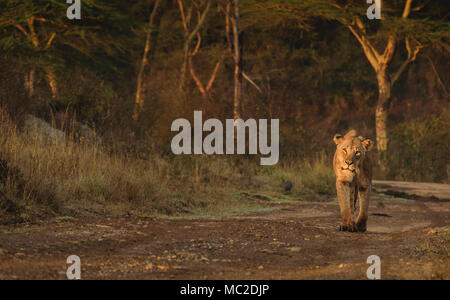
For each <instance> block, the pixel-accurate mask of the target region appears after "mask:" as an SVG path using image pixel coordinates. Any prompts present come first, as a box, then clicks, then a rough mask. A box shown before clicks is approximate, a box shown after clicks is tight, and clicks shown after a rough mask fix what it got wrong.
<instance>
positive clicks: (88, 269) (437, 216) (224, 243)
mask: <svg viewBox="0 0 450 300" xmlns="http://www.w3.org/2000/svg"><path fill="white" fill-rule="evenodd" d="M383 184H384V185H383ZM420 185H421V184H419V183H414V184H413V186H414V189H415V192H417V190H419V191H420V190H421V188H420ZM423 187H424V189H425V188H428V185H427V184H424V186H423ZM374 188H375V190H377V191H379V192H380V193H373V194H372V200H371V207H370V217H369V222H368V231H367V232H366V233H349V232H340V231H338V225H339V220H340V217H339V207H338V205H337V203H336V202H335V201H334V202H289V203H286V202H283V203H278V202H269V203H266V204H265V206H267V207H270V208H271V210H270V211H269V212H257V213H250V214H247V215H245V216H228V217H221V218H187V217H184V218H163V217H158V218H135V217H130V218H107V217H86V218H79V219H71V218H67V219H64V218H60V219H56V220H51V221H45V222H42V223H41V224H34V225H33V224H23V225H20V226H15V227H14V226H3V227H0V279H66V278H67V277H66V270H67V268H68V267H69V266H70V264H67V262H66V260H67V257H68V256H70V255H77V256H79V257H80V259H81V266H82V274H81V276H82V279H233V280H234V279H243V280H246V279H367V276H366V271H367V268H368V267H369V266H370V264H368V263H367V258H368V257H369V256H371V255H378V256H379V257H380V258H381V277H382V279H433V278H436V279H442V278H446V279H449V276H450V263H449V255H448V253H449V252H448V251H449V250H448V249H449V234H450V229H449V226H450V219H449V215H450V201H446V200H447V199H450V194H449V192H448V189H449V185H433V188H432V189H430V191H427V193H428V194H423V195H418V196H420V197H418V198H414V199H408V197H402V198H399V197H398V195H395V194H394V195H392V193H391V194H388V195H387V194H386V193H384V192H383V191H385V190H386V183H375V185H374ZM406 188H408V187H406ZM387 190H390V191H397V192H399V193H405V194H401V195H403V196H404V195H411V194H408V193H407V191H406V190H405V189H404V186H403V184H402V183H401V184H397V185H396V183H395V182H391V183H390V185H389V187H388V188H387ZM416 194H417V193H416ZM410 198H413V197H410ZM266 202H268V201H266Z"/></svg>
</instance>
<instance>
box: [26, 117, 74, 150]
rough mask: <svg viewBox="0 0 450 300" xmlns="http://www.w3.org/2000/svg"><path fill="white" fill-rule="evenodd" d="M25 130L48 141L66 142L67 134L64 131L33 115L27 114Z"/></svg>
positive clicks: (32, 135) (34, 136)
mask: <svg viewBox="0 0 450 300" xmlns="http://www.w3.org/2000/svg"><path fill="white" fill-rule="evenodd" d="M23 130H24V131H25V132H26V133H28V134H29V135H30V136H31V137H33V138H37V139H40V140H42V141H44V142H48V143H57V144H59V143H64V142H65V141H66V136H65V134H64V132H62V131H61V130H58V129H56V128H53V127H52V126H51V125H50V124H49V123H47V122H45V121H44V120H42V119H39V118H36V117H35V116H32V115H25V118H24V121H23Z"/></svg>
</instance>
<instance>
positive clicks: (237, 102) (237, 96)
mask: <svg viewBox="0 0 450 300" xmlns="http://www.w3.org/2000/svg"><path fill="white" fill-rule="evenodd" d="M231 21H232V24H233V47H234V103H233V116H234V119H235V120H236V119H240V118H241V109H242V103H241V100H242V99H241V98H242V52H241V43H240V32H239V25H240V24H239V22H240V11H239V0H234V13H233V17H232V19H231Z"/></svg>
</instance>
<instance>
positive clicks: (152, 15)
mask: <svg viewBox="0 0 450 300" xmlns="http://www.w3.org/2000/svg"><path fill="white" fill-rule="evenodd" d="M160 4H161V0H156V1H155V4H154V5H153V9H152V10H151V13H150V16H149V18H148V28H147V30H146V35H145V46H144V53H143V54H142V60H141V65H140V67H139V72H138V76H137V87H136V101H135V106H134V112H133V119H134V120H137V119H138V117H139V113H140V112H141V111H142V109H143V107H144V99H143V98H142V78H143V75H144V70H145V67H146V66H147V64H148V52H149V51H150V43H151V40H150V39H151V37H152V32H153V27H154V23H155V17H156V13H157V11H158V8H159V5H160Z"/></svg>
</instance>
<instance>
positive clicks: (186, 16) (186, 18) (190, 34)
mask: <svg viewBox="0 0 450 300" xmlns="http://www.w3.org/2000/svg"><path fill="white" fill-rule="evenodd" d="M177 1H178V6H179V9H180V13H181V20H182V22H183V28H184V47H183V54H184V56H183V64H182V67H181V76H180V89H182V88H183V87H184V84H185V80H186V70H187V67H188V63H189V62H191V64H190V65H191V67H192V60H191V59H192V56H193V55H196V53H197V51H198V48H199V47H200V43H201V36H200V33H199V31H200V29H201V28H202V26H203V24H204V23H205V20H206V16H207V15H208V13H209V10H210V8H211V5H212V2H213V1H211V0H208V1H206V5H205V8H204V9H203V11H201V8H200V5H199V3H197V2H194V1H189V7H188V9H187V12H186V11H185V8H184V6H185V5H184V3H183V0H177ZM194 5H195V6H196V8H197V14H198V19H197V23H196V25H195V26H194V27H193V28H191V19H192V11H193V7H194ZM195 37H197V46H196V47H195V49H194V51H192V50H191V44H192V42H193V40H194V38H195ZM191 70H192V68H191ZM191 74H194V73H193V72H191ZM193 77H194V79H195V74H194V76H193ZM197 83H198V81H197Z"/></svg>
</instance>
